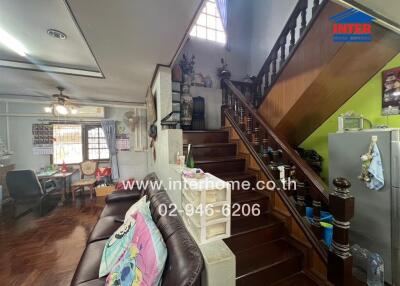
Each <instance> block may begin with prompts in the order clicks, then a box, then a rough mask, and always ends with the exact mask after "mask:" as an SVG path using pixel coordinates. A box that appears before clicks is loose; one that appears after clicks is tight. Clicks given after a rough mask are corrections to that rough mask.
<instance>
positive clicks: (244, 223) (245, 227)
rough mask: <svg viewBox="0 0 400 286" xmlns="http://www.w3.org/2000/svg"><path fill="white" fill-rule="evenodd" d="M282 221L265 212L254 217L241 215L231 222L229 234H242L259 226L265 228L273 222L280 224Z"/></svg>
mask: <svg viewBox="0 0 400 286" xmlns="http://www.w3.org/2000/svg"><path fill="white" fill-rule="evenodd" d="M280 223H282V221H280V220H279V219H277V218H276V217H275V216H273V215H271V214H269V213H266V214H260V215H259V216H254V217H250V216H249V217H242V218H241V219H239V220H235V221H233V222H232V227H231V235H232V236H236V235H243V234H246V233H249V232H252V231H255V230H258V229H261V228H267V227H269V226H271V225H274V224H280Z"/></svg>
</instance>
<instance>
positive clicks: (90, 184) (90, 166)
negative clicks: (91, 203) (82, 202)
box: [71, 161, 97, 201]
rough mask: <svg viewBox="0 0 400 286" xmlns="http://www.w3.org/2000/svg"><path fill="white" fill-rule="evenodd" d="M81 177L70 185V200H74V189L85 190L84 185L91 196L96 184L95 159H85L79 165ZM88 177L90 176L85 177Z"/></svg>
mask: <svg viewBox="0 0 400 286" xmlns="http://www.w3.org/2000/svg"><path fill="white" fill-rule="evenodd" d="M79 167H80V172H81V179H80V180H79V181H77V182H74V183H73V184H72V186H71V193H72V200H73V201H74V200H75V191H77V190H80V189H81V190H82V191H84V190H85V187H87V188H89V190H90V198H92V197H93V193H94V191H95V184H96V178H95V175H96V170H97V162H95V161H85V162H82V163H81V164H80V165H79ZM86 177H90V178H86Z"/></svg>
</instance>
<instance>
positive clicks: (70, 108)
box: [44, 86, 79, 116]
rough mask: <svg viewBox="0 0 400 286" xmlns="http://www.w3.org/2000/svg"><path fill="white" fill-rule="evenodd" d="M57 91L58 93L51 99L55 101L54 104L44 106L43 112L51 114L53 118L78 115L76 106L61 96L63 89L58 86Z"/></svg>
mask: <svg viewBox="0 0 400 286" xmlns="http://www.w3.org/2000/svg"><path fill="white" fill-rule="evenodd" d="M57 89H58V90H59V91H60V93H59V94H53V98H54V99H55V100H56V102H54V103H52V104H51V105H50V106H46V107H45V108H44V112H46V113H53V115H54V116H60V115H63V116H65V115H69V114H71V115H76V114H78V113H79V112H78V106H76V105H75V104H73V103H71V101H70V98H69V97H68V96H66V95H64V94H63V90H64V88H63V87H61V86H59V87H57Z"/></svg>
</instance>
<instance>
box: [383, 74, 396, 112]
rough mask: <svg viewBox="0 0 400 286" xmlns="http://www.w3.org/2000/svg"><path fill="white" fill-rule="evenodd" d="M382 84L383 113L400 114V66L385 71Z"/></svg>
mask: <svg viewBox="0 0 400 286" xmlns="http://www.w3.org/2000/svg"><path fill="white" fill-rule="evenodd" d="M382 84H383V87H382V90H383V93H382V94H383V96H382V114H383V115H396V114H400V67H398V68H394V69H390V70H386V71H384V72H383V75H382Z"/></svg>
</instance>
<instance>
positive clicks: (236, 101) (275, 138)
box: [221, 80, 354, 285]
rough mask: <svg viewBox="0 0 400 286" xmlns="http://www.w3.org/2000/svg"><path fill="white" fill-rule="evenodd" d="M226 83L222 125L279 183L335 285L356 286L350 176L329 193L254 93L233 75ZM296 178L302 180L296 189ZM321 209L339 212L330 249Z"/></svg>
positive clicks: (280, 191)
mask: <svg viewBox="0 0 400 286" xmlns="http://www.w3.org/2000/svg"><path fill="white" fill-rule="evenodd" d="M221 86H222V96H223V98H222V104H223V105H222V113H221V114H222V118H221V120H222V121H223V122H222V125H224V121H225V118H227V119H228V120H229V122H230V124H231V125H232V127H233V128H234V129H235V131H236V132H237V133H238V135H239V136H240V138H241V140H242V141H243V143H244V144H245V145H246V146H247V148H248V149H249V151H250V153H251V154H252V156H253V157H254V159H255V160H256V161H257V164H258V165H259V166H260V168H261V170H262V171H263V172H264V174H265V175H266V176H267V178H269V179H270V180H272V181H274V182H275V184H276V186H277V187H276V190H275V191H276V192H278V194H279V195H280V197H281V198H282V200H283V202H284V203H285V205H286V207H287V208H288V209H289V211H290V213H291V215H292V216H293V218H294V219H295V221H296V222H297V223H298V225H299V226H300V227H301V228H302V230H303V232H304V234H305V235H306V237H307V238H308V240H309V241H310V243H311V244H312V246H313V247H314V249H315V250H316V251H317V253H318V254H319V255H320V257H321V258H322V260H323V261H324V262H325V263H326V265H327V269H328V277H327V279H328V280H329V281H330V282H332V283H333V284H334V285H351V283H352V281H353V280H352V279H353V278H352V257H351V254H350V246H349V237H348V236H349V228H350V222H349V221H350V220H351V218H352V217H353V216H354V197H352V196H351V195H350V193H349V189H350V183H349V182H348V181H347V180H346V179H344V178H338V179H335V181H334V182H333V183H334V185H335V187H336V188H335V191H334V192H331V193H329V192H328V191H327V189H326V187H325V184H324V183H323V181H322V180H321V179H320V178H319V177H318V175H317V174H316V173H315V172H314V171H313V170H312V169H311V168H310V167H309V166H308V165H307V163H306V162H305V161H303V159H302V158H301V157H300V156H299V155H298V154H297V152H296V151H294V150H293V149H292V147H290V145H289V144H288V143H286V141H285V140H282V139H281V138H280V136H279V135H278V134H276V132H275V131H274V130H273V128H271V127H270V126H269V125H268V123H266V122H265V121H264V120H263V118H262V117H261V116H260V115H259V114H258V112H257V110H256V109H255V108H254V107H253V105H252V103H251V102H250V101H249V98H246V97H245V96H244V95H243V94H242V92H241V91H240V90H239V89H238V88H237V87H236V86H235V85H234V84H233V83H232V82H231V81H229V80H223V81H222V82H221ZM281 174H284V180H281V179H280V175H281ZM290 181H292V182H295V183H296V188H293V190H291V189H290V186H289V184H290V183H288V182H290ZM288 187H289V188H288ZM307 205H309V206H312V207H313V218H312V220H311V221H309V220H307V219H306V218H305V214H306V207H307ZM321 210H327V211H329V212H330V213H331V214H332V216H333V241H332V246H331V248H330V249H329V250H328V249H327V247H326V245H325V244H324V243H323V242H322V237H323V228H322V226H321V224H320V222H321Z"/></svg>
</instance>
